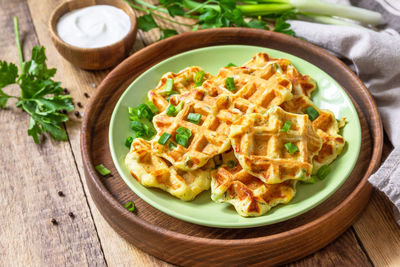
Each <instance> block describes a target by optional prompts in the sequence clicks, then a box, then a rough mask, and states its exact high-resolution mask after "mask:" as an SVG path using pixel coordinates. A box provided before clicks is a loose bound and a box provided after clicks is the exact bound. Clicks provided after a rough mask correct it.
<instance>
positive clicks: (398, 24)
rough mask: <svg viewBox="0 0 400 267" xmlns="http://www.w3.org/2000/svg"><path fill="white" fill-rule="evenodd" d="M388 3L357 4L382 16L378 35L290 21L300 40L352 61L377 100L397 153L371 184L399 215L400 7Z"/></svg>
mask: <svg viewBox="0 0 400 267" xmlns="http://www.w3.org/2000/svg"><path fill="white" fill-rule="evenodd" d="M334 2H340V3H342V4H343V3H346V2H347V3H349V2H348V1H334ZM387 2H393V1H391V0H385V1H382V0H361V1H354V4H356V5H358V6H360V7H364V8H370V9H374V10H377V11H379V12H380V13H381V14H382V15H383V18H384V19H385V28H384V29H381V30H379V31H378V30H377V31H375V30H372V29H367V28H364V27H358V26H343V25H341V26H339V25H326V24H319V23H312V22H304V21H290V24H291V28H292V29H293V30H294V31H295V32H296V35H297V36H298V37H302V38H305V39H306V40H308V41H310V42H312V43H314V44H316V45H318V46H320V47H323V48H325V49H327V50H328V51H331V52H333V53H334V54H336V55H338V56H339V57H344V58H347V59H349V60H350V62H351V64H350V67H351V68H352V69H353V70H354V71H355V72H356V73H357V75H358V76H359V77H360V79H361V80H362V81H363V82H364V83H365V85H366V87H367V88H368V90H369V91H370V92H371V94H372V96H373V97H374V99H375V102H376V104H377V106H378V110H379V113H380V115H381V117H382V122H383V126H384V129H385V131H386V133H387V135H388V137H389V139H390V141H391V142H392V144H393V146H394V147H395V149H394V150H393V151H392V153H391V154H390V155H389V157H388V158H387V159H386V161H385V162H384V164H383V165H382V166H381V167H380V168H379V169H378V171H377V172H375V173H374V174H373V175H371V177H370V178H369V182H370V183H371V184H372V185H374V186H375V187H376V188H378V189H379V190H381V191H382V192H384V193H385V194H386V195H387V196H388V198H389V199H390V200H391V201H392V202H393V204H394V205H395V206H396V207H397V209H398V211H399V212H400V34H399V32H398V31H400V4H399V3H397V6H398V7H399V10H397V11H396V5H392V6H390V7H386V6H385V5H386V4H387ZM385 8H386V9H385ZM399 217H400V216H398V218H399ZM398 223H399V224H400V220H398Z"/></svg>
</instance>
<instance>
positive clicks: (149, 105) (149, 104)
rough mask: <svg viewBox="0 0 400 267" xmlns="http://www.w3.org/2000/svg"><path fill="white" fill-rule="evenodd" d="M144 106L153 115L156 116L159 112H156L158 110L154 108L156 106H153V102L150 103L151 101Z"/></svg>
mask: <svg viewBox="0 0 400 267" xmlns="http://www.w3.org/2000/svg"><path fill="white" fill-rule="evenodd" d="M145 104H146V105H147V106H148V107H149V108H150V110H151V112H153V114H157V113H158V112H160V111H159V110H158V108H157V107H156V105H154V103H153V102H151V101H146V103H145Z"/></svg>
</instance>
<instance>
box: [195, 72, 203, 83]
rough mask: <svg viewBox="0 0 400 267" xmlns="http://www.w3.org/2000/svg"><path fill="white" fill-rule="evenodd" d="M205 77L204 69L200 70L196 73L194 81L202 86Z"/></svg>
mask: <svg viewBox="0 0 400 267" xmlns="http://www.w3.org/2000/svg"><path fill="white" fill-rule="evenodd" d="M203 77H204V71H202V70H201V71H199V72H198V73H196V76H195V77H194V82H195V83H196V86H201V85H202V84H203Z"/></svg>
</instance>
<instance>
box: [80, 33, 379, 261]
mask: <svg viewBox="0 0 400 267" xmlns="http://www.w3.org/2000/svg"><path fill="white" fill-rule="evenodd" d="M226 44H247V45H256V46H263V47H268V48H273V49H278V50H281V51H284V52H287V53H290V54H293V55H296V56H298V57H300V58H303V59H305V60H307V61H309V62H311V63H312V64H314V65H316V66H318V67H319V68H321V69H323V70H324V71H325V72H327V73H329V74H330V75H331V76H332V77H333V78H334V79H336V80H337V81H338V82H339V84H340V85H341V86H342V87H343V88H345V90H346V91H347V93H348V94H349V95H350V96H351V98H352V100H353V103H354V105H355V106H356V108H357V111H358V114H359V117H360V122H361V128H362V146H361V153H360V156H359V158H358V161H357V164H356V166H355V168H354V170H353V172H352V173H351V175H350V176H349V178H348V179H347V181H346V182H345V184H344V185H343V186H342V187H341V188H340V189H339V190H338V191H337V192H336V193H335V194H333V195H332V196H331V197H330V198H329V199H328V200H326V201H325V202H324V203H322V204H321V205H319V206H317V207H316V208H314V209H312V210H310V211H308V212H307V213H305V214H303V215H301V216H297V217H295V218H293V219H291V220H288V221H285V222H281V223H277V224H274V225H268V226H264V227H258V228H250V229H219V228H210V227H204V226H199V225H195V224H191V223H187V222H183V221H180V220H178V219H175V218H173V217H170V216H168V215H166V214H164V213H162V212H160V211H158V210H156V209H155V208H153V207H151V206H150V205H148V204H147V203H146V202H144V201H143V200H141V199H140V198H139V197H137V196H136V195H135V194H134V193H133V192H132V191H131V190H130V189H129V188H128V186H127V185H126V184H125V183H124V181H123V180H122V179H121V177H120V176H119V174H118V172H117V171H116V169H115V168H114V165H113V162H112V159H111V155H110V151H109V147H108V125H109V121H110V117H111V113H112V111H113V109H114V106H115V104H116V102H117V100H118V99H119V97H120V96H121V94H122V93H123V92H124V90H125V89H126V88H127V86H128V85H129V84H130V83H131V82H132V81H133V80H134V79H135V78H136V77H138V75H140V74H141V73H142V72H143V71H145V70H146V69H148V68H149V67H150V66H153V65H154V64H156V63H158V62H160V61H162V60H164V59H166V58H168V57H170V56H173V55H175V54H178V53H181V52H184V51H187V50H191V49H195V48H200V47H205V46H212V45H226ZM366 118H368V119H367V120H366ZM382 144H383V132H382V124H381V120H380V117H379V115H378V111H377V109H376V106H375V103H374V101H373V99H372V97H371V95H370V94H369V93H368V91H367V90H366V88H365V87H364V85H363V83H362V82H361V81H360V80H359V79H358V78H357V76H356V75H355V74H354V73H353V72H352V71H351V70H350V69H349V68H348V67H347V66H346V65H345V64H343V63H342V62H341V61H340V60H338V59H337V58H335V57H334V56H332V55H331V54H329V53H327V52H326V51H325V50H323V49H321V48H318V47H316V46H314V45H312V44H310V43H308V42H305V41H302V40H300V39H296V38H293V37H290V36H286V35H283V34H279V33H274V32H270V31H264V30H255V29H245V28H224V29H212V30H202V31H196V32H191V33H185V34H181V35H178V36H175V37H171V38H168V39H166V40H164V41H161V42H158V43H155V44H153V45H150V46H148V47H146V48H144V49H142V50H140V51H139V52H137V53H135V54H134V55H132V56H131V57H129V58H128V59H126V60H125V61H124V62H122V63H121V64H120V65H119V66H118V67H116V68H115V69H114V70H113V71H112V72H111V73H110V74H109V75H108V76H107V77H106V78H105V79H104V81H103V82H102V83H101V84H100V86H99V88H98V89H97V91H96V94H95V95H94V96H93V97H92V99H91V101H90V104H89V105H88V107H87V110H86V114H85V117H84V120H83V124H82V131H81V152H82V158H83V163H84V168H85V174H86V181H87V184H88V187H89V190H90V193H91V195H92V198H93V200H94V202H95V203H96V205H97V207H98V209H99V210H100V212H101V213H102V214H103V216H104V217H105V218H106V220H107V221H108V222H109V224H110V225H111V226H112V227H113V228H114V229H115V230H116V231H117V232H118V233H119V234H120V235H121V236H122V237H124V238H125V239H126V240H128V241H129V242H131V243H133V244H134V245H135V246H137V247H138V248H140V249H142V250H143V251H145V252H147V253H149V254H151V255H154V256H155V257H157V258H160V259H162V260H165V261H167V262H170V263H173V264H178V265H184V266H189V265H190V266H192V265H210V264H212V265H228V264H235V265H238V264H239V263H241V264H244V263H246V264H255V263H262V264H264V265H273V264H274V265H275V264H280V263H285V262H289V261H293V260H296V259H299V258H301V257H304V256H306V255H309V254H311V253H313V252H315V251H316V250H318V249H320V248H322V247H324V246H326V245H327V244H328V243H330V242H331V241H332V240H334V239H335V238H336V237H338V236H339V235H340V234H342V233H343V232H344V231H345V230H346V229H347V228H348V227H349V226H350V225H351V224H352V223H353V222H354V220H355V219H356V218H357V217H358V215H359V214H360V212H361V211H362V210H363V208H364V207H365V205H366V204H367V202H368V200H369V196H370V193H371V186H370V185H369V183H368V182H367V178H368V176H369V175H370V174H371V173H372V172H373V171H374V170H375V169H376V168H377V166H378V164H379V162H380V157H381V151H382ZM100 163H103V164H104V165H105V166H107V167H109V168H110V169H111V171H112V176H111V177H101V176H99V175H98V174H97V172H96V171H95V169H94V166H95V165H97V164H100ZM131 200H133V201H134V202H135V205H136V207H137V212H136V213H134V214H132V213H130V212H129V211H127V210H126V209H125V208H124V206H123V205H124V204H125V203H127V202H128V201H131Z"/></svg>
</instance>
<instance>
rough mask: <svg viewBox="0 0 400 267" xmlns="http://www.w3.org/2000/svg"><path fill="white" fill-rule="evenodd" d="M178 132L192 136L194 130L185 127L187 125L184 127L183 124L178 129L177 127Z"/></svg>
mask: <svg viewBox="0 0 400 267" xmlns="http://www.w3.org/2000/svg"><path fill="white" fill-rule="evenodd" d="M176 132H177V133H178V134H179V135H184V136H187V137H188V138H189V137H191V136H192V132H191V131H190V130H189V129H188V128H185V127H182V126H181V127H179V128H178V129H176Z"/></svg>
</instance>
